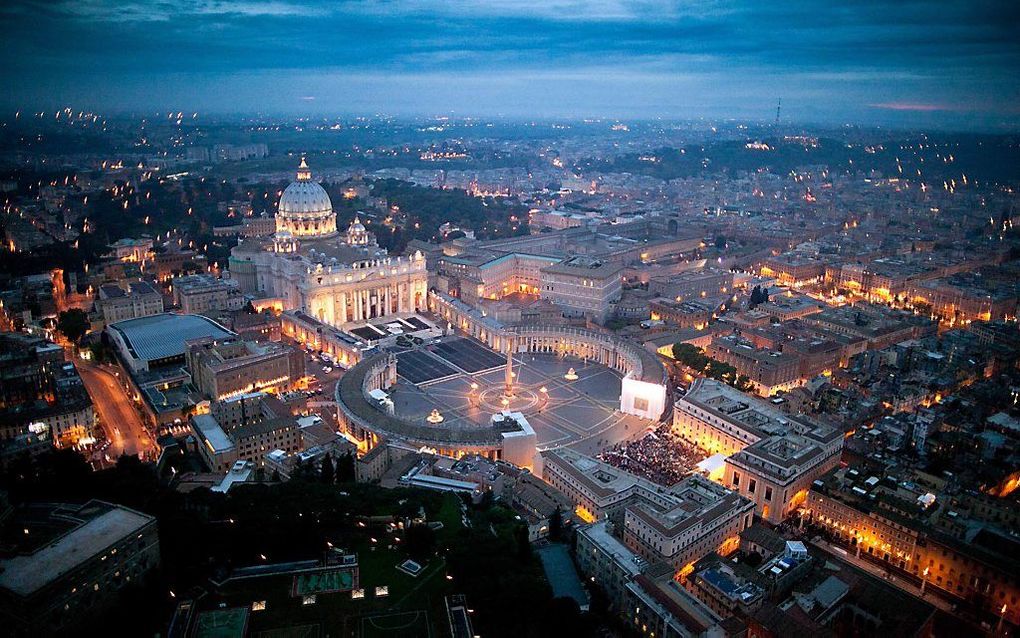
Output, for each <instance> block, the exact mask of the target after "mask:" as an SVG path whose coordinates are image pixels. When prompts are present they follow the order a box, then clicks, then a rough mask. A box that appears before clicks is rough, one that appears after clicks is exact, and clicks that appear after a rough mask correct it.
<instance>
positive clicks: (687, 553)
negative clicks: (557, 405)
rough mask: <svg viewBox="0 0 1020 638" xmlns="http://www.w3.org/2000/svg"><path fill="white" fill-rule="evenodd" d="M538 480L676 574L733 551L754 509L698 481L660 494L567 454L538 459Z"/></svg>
mask: <svg viewBox="0 0 1020 638" xmlns="http://www.w3.org/2000/svg"><path fill="white" fill-rule="evenodd" d="M542 466H543V469H542V478H543V479H544V480H545V481H546V482H548V483H549V484H550V485H552V486H553V487H555V488H557V489H558V490H560V491H561V492H563V493H564V494H565V495H566V496H567V497H568V498H569V499H571V501H572V502H573V503H574V505H575V507H577V508H578V509H579V510H581V511H584V512H586V513H589V514H590V515H591V516H592V517H593V518H594V519H595V520H601V519H608V520H610V521H612V522H613V523H614V525H615V526H616V527H617V528H618V529H622V530H623V534H622V535H623V541H624V544H625V545H626V546H627V547H628V548H630V549H631V550H632V551H634V552H635V553H637V554H638V555H640V556H641V557H642V558H644V559H646V560H663V561H666V562H668V563H669V564H670V565H672V566H673V568H674V569H675V570H677V571H682V570H683V568H684V567H685V566H686V565H688V564H689V563H692V562H693V561H695V560H697V559H698V558H700V557H701V556H704V555H705V554H707V553H709V552H712V551H718V552H721V553H729V552H732V551H733V550H735V549H736V548H737V544H738V541H737V539H738V537H739V534H740V532H741V531H742V530H744V529H745V528H746V527H749V526H750V525H751V520H752V513H753V511H754V504H753V503H751V501H749V500H748V499H746V498H744V497H742V496H740V495H739V494H736V493H735V492H732V491H730V490H727V489H725V488H724V487H722V486H720V485H718V484H716V483H713V482H711V481H709V480H708V479H705V478H703V477H701V476H697V475H695V476H691V477H688V478H686V479H684V480H683V481H681V482H680V483H677V484H676V485H674V486H672V487H670V488H664V487H662V486H660V485H657V484H655V483H652V482H651V481H648V480H645V479H643V478H640V477H638V476H635V475H633V474H630V473H628V472H625V471H623V470H620V469H617V468H614V467H612V466H611V465H608V464H606V463H602V462H600V461H596V460H595V459H592V458H590V457H586V456H583V455H581V454H578V453H576V452H573V451H571V450H568V449H559V450H552V451H548V452H545V453H543V455H542Z"/></svg>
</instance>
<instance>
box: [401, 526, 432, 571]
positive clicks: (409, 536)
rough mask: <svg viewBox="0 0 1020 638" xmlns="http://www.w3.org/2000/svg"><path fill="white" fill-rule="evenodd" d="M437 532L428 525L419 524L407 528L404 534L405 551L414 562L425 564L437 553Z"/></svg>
mask: <svg viewBox="0 0 1020 638" xmlns="http://www.w3.org/2000/svg"><path fill="white" fill-rule="evenodd" d="M435 547H436V532H435V530H433V529H432V528H431V527H429V526H428V525H425V524H423V523H419V524H417V525H412V526H410V527H408V528H407V533H406V534H404V549H406V550H407V553H408V554H409V555H410V556H411V558H413V559H414V560H416V561H418V562H419V563H424V562H425V561H427V560H428V559H429V557H430V556H432V554H433V553H435Z"/></svg>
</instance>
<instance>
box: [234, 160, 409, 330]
mask: <svg viewBox="0 0 1020 638" xmlns="http://www.w3.org/2000/svg"><path fill="white" fill-rule="evenodd" d="M230 272H231V277H232V278H234V279H236V280H237V282H238V284H239V285H240V288H241V290H242V291H243V292H244V293H245V294H249V295H256V296H259V297H268V298H276V299H278V300H279V302H280V305H281V306H282V307H283V308H284V309H285V310H300V311H302V312H305V313H307V314H308V315H309V316H311V317H314V318H315V319H317V320H318V321H321V322H322V323H325V324H327V325H330V326H340V325H343V324H346V323H348V322H352V321H365V320H367V319H375V318H378V317H385V316H388V315H394V314H398V313H412V312H415V311H417V310H421V309H424V308H425V306H426V295H427V292H428V273H427V272H426V269H425V257H424V255H422V254H421V252H418V251H416V252H415V253H414V254H413V255H410V256H407V257H391V256H388V255H387V252H386V250H385V249H383V248H380V247H379V246H378V245H377V244H376V242H375V238H374V237H373V236H372V234H371V233H369V232H368V230H367V229H366V228H365V226H364V225H363V224H362V223H361V221H360V220H359V219H358V218H357V217H355V219H354V221H353V222H352V223H351V225H350V227H349V228H348V229H347V231H346V233H344V234H342V235H341V234H339V233H338V232H337V227H336V214H335V213H334V212H333V204H332V202H331V201H330V199H329V195H328V194H327V193H326V190H325V189H324V188H323V187H322V186H321V185H320V184H319V183H318V182H315V181H314V180H312V173H311V170H310V169H309V168H308V165H307V164H306V163H305V161H304V159H302V160H301V166H300V167H299V168H298V172H297V180H296V181H294V182H292V183H291V184H290V185H289V186H288V187H287V188H286V189H285V190H284V191H283V195H282V196H281V197H280V205H279V212H278V213H277V215H276V234H275V235H273V236H272V237H270V238H261V237H249V238H245V239H243V240H242V241H241V243H239V244H238V245H237V246H236V247H235V248H234V249H233V251H232V252H231V255H230Z"/></svg>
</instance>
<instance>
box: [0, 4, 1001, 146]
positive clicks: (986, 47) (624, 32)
mask: <svg viewBox="0 0 1020 638" xmlns="http://www.w3.org/2000/svg"><path fill="white" fill-rule="evenodd" d="M1018 33H1020V3H1018V2H1016V1H1015V0H1012V1H1010V0H1002V1H995V0H954V1H943V2H940V1H937V0H936V1H930V0H929V1H911V0H907V1H901V0H871V1H861V2H846V1H833V2H807V1H803V0H789V1H784V2H765V1H761V0H757V1H746V2H713V1H699V2H688V1H668V0H664V1H656V0H592V1H579V0H488V1H486V0H368V1H360V0H351V1H346V2H317V1H315V0H305V1H291V0H267V1H261V0H245V1H239V2H226V1H221V0H190V1H182V2H173V1H167V0H162V1H159V0H154V1H151V2H144V1H143V2H138V1H135V2H132V1H125V2H112V1H110V2H107V1H103V0H76V1H65V2H61V1H50V0H44V1H39V2H35V1H24V0H7V1H6V2H3V3H2V5H0V55H2V59H3V64H2V70H0V77H2V78H3V79H2V85H3V87H4V88H3V91H2V92H0V104H2V106H3V107H4V108H5V109H10V108H23V109H27V110H32V109H43V108H47V109H48V108H53V107H57V106H65V105H72V106H74V107H75V108H89V109H96V110H99V111H101V112H119V111H134V110H167V109H173V110H185V111H196V110H197V111H202V112H206V113H209V112H214V113H237V112H247V113H254V112H263V113H294V114H309V115H313V114H314V115H319V114H322V115H339V114H371V113H388V114H394V115H412V114H413V115H433V114H453V115H481V116H496V115H505V116H511V117H525V118H530V117H569V116H600V117H620V118H626V117H630V118H638V117H665V118H694V117H711V118H721V117H733V118H747V119H753V120H770V119H771V118H773V117H774V114H775V107H776V103H777V100H778V99H780V98H781V99H782V101H783V116H784V119H789V120H793V121H804V122H828V123H837V122H854V123H859V124H903V125H914V124H916V125H924V126H929V125H931V126H946V127H956V126H959V127H966V128H988V129H998V130H1001V129H1008V128H1015V127H1016V126H1017V123H1018V122H1020V37H1018Z"/></svg>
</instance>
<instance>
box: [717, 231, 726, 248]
mask: <svg viewBox="0 0 1020 638" xmlns="http://www.w3.org/2000/svg"><path fill="white" fill-rule="evenodd" d="M715 248H716V250H722V249H723V248H726V236H725V235H716V236H715Z"/></svg>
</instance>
